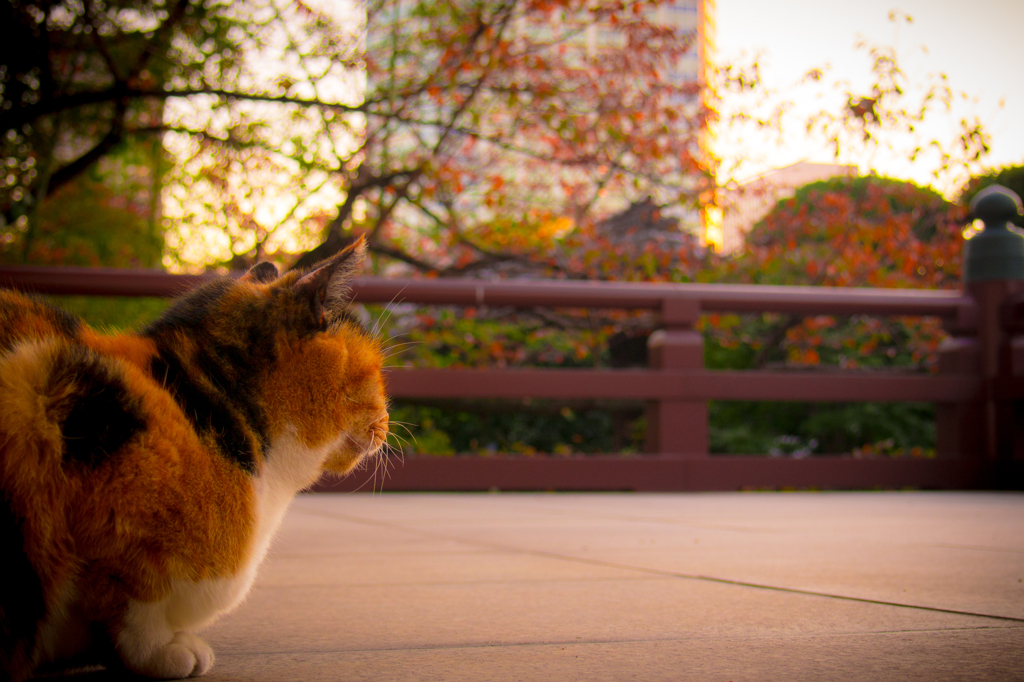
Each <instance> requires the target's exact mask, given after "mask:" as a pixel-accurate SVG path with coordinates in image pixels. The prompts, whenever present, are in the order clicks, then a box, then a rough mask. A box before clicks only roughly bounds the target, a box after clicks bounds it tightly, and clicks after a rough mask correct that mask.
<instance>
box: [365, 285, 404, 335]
mask: <svg viewBox="0 0 1024 682" xmlns="http://www.w3.org/2000/svg"><path fill="white" fill-rule="evenodd" d="M407 286H409V285H408V284H407V285H405V287H402V288H401V289H399V290H398V293H396V294H395V295H394V296H393V297H392V298H391V300H390V301H388V303H387V305H386V306H384V312H382V313H381V315H380V317H378V318H377V320H376V321H375V322H374V323H373V334H372V335H373V337H374V338H376V337H377V334H379V333H380V330H381V329H383V328H384V324H385V323H386V322H387V320H388V318H390V317H391V315H392V314H393V313H394V306H396V305H400V304H401V303H402V301H400V300H396V299H398V297H399V296H401V295H402V293H403V292H404V291H405V288H406V287H407Z"/></svg>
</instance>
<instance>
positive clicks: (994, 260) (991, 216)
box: [964, 185, 1024, 284]
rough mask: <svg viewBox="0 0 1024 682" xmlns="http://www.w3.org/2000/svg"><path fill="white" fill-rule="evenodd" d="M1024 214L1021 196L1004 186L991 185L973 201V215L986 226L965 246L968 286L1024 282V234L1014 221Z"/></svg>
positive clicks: (965, 272)
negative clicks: (975, 283) (997, 282)
mask: <svg viewBox="0 0 1024 682" xmlns="http://www.w3.org/2000/svg"><path fill="white" fill-rule="evenodd" d="M1022 213H1024V208H1022V206H1021V200H1020V197H1019V196H1017V193H1016V192H1014V191H1013V190H1010V189H1007V188H1006V187H1003V186H1002V185H990V186H989V187H986V188H985V189H983V190H981V191H980V192H978V193H977V194H976V195H975V196H974V199H972V200H971V215H973V216H974V217H975V218H979V219H981V221H982V222H984V223H985V229H984V230H982V232H981V233H979V234H977V235H975V236H974V237H973V238H971V239H969V240H968V241H967V243H966V244H965V245H964V283H965V284H966V283H970V282H981V281H989V280H1013V279H1024V235H1022V234H1021V233H1020V232H1018V231H1016V230H1011V229H1010V220H1012V219H1013V218H1015V217H1017V216H1019V215H1021V214H1022Z"/></svg>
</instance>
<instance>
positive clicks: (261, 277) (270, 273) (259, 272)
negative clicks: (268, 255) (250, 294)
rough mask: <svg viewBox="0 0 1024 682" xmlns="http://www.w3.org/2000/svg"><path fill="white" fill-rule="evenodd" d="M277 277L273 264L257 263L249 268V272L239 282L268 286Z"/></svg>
mask: <svg viewBox="0 0 1024 682" xmlns="http://www.w3.org/2000/svg"><path fill="white" fill-rule="evenodd" d="M277 277H278V272H277V268H276V267H274V264H273V263H267V262H265V261H264V262H263V263H257V264H256V265H254V266H252V267H251V268H249V271H248V272H246V273H245V274H244V275H242V276H241V278H239V281H240V282H256V283H258V284H269V283H271V282H273V281H274V280H275V279H277Z"/></svg>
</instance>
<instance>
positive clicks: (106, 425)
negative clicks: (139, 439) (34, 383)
mask: <svg viewBox="0 0 1024 682" xmlns="http://www.w3.org/2000/svg"><path fill="white" fill-rule="evenodd" d="M50 381H51V383H52V385H54V386H56V385H58V384H60V385H64V384H70V385H72V386H73V389H72V391H71V393H70V395H68V397H67V398H65V399H64V400H62V401H61V403H60V404H59V405H55V406H54V408H55V411H56V412H57V414H58V415H61V416H62V418H61V422H60V423H61V434H62V435H63V436H64V460H65V461H67V462H79V463H81V464H85V465H87V466H90V467H96V466H99V465H101V464H102V463H103V462H104V461H105V460H106V459H107V458H108V457H110V456H111V455H113V454H114V453H116V452H117V451H118V450H120V449H121V448H122V447H123V446H124V445H125V444H126V443H128V442H129V441H131V440H132V439H133V438H134V437H135V436H136V435H137V434H138V433H139V432H140V431H142V430H143V429H144V428H145V426H146V423H145V415H144V414H143V412H142V408H141V405H140V404H139V400H138V398H136V397H134V396H133V395H132V394H131V393H130V391H129V389H128V387H127V386H126V385H125V383H124V379H122V378H121V376H120V375H119V374H118V373H117V372H116V370H114V369H113V368H111V367H110V366H109V365H107V364H106V362H105V361H104V360H102V359H101V358H100V357H98V356H97V355H95V354H94V353H92V352H91V351H88V350H86V349H84V348H76V349H74V350H71V351H68V352H66V353H63V354H61V355H59V356H58V357H57V360H56V362H55V363H54V367H53V371H52V373H51V375H50Z"/></svg>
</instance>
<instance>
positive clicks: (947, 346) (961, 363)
mask: <svg viewBox="0 0 1024 682" xmlns="http://www.w3.org/2000/svg"><path fill="white" fill-rule="evenodd" d="M943 326H944V327H945V329H946V331H947V332H949V335H950V336H949V338H947V339H946V340H945V341H943V342H942V345H941V346H939V374H973V375H975V376H977V375H979V374H981V347H980V344H979V343H978V336H977V334H978V306H977V305H969V306H968V305H965V306H961V307H960V310H958V311H957V316H956V318H954V319H952V320H949V321H948V322H946V323H945V324H944V325H943ZM984 412H985V407H984V401H974V402H963V403H939V404H938V405H936V410H935V431H936V433H935V441H936V442H935V451H936V456H937V457H939V458H940V459H964V460H968V461H972V462H975V463H978V462H980V461H981V459H982V457H983V454H984V452H985V447H984V441H985V429H984V428H983V427H982V425H983V423H984V421H985V419H984Z"/></svg>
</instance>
